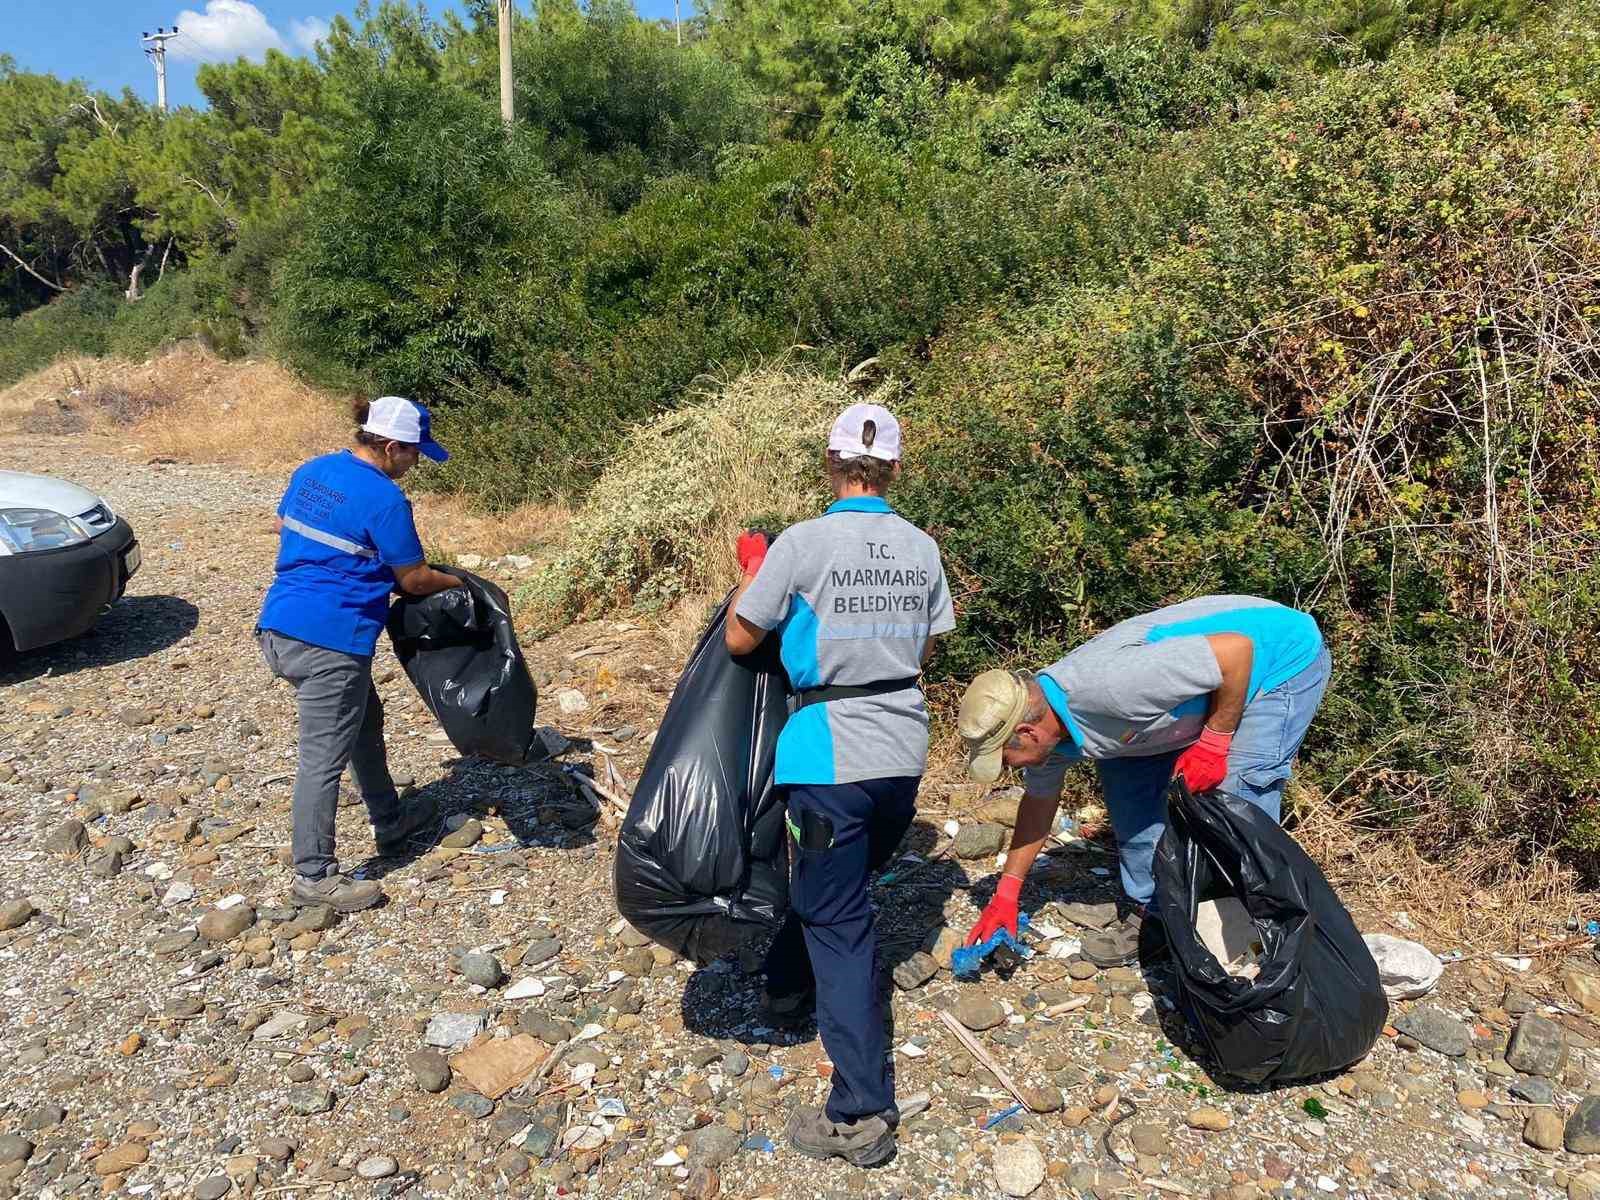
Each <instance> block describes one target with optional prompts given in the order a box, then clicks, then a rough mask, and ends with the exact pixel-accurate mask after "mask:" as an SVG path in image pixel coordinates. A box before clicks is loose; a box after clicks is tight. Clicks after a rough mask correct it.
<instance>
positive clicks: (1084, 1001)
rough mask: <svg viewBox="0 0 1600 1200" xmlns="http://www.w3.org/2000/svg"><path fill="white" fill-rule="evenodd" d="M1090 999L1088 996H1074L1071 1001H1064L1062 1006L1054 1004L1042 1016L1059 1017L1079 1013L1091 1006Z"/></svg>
mask: <svg viewBox="0 0 1600 1200" xmlns="http://www.w3.org/2000/svg"><path fill="white" fill-rule="evenodd" d="M1089 999H1090V998H1089V997H1088V996H1074V997H1073V998H1072V999H1071V1000H1063V1001H1062V1002H1061V1003H1060V1004H1052V1005H1051V1006H1050V1007H1049V1008H1047V1009H1045V1010H1044V1012H1043V1013H1041V1014H1040V1015H1041V1016H1045V1017H1059V1016H1061V1015H1062V1014H1063V1013H1069V1012H1077V1011H1078V1010H1079V1009H1080V1008H1087V1007H1088V1006H1089Z"/></svg>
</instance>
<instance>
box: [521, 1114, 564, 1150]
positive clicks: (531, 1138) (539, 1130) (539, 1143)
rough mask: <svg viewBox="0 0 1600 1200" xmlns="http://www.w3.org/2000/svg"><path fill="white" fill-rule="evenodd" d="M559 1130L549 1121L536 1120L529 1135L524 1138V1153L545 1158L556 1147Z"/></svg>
mask: <svg viewBox="0 0 1600 1200" xmlns="http://www.w3.org/2000/svg"><path fill="white" fill-rule="evenodd" d="M558 1132H559V1131H558V1130H557V1129H556V1128H555V1126H554V1125H553V1124H552V1123H551V1122H549V1121H535V1122H534V1123H533V1128H531V1129H529V1130H528V1136H527V1137H525V1138H523V1139H522V1150H523V1153H525V1154H527V1155H528V1156H529V1157H530V1158H536V1159H538V1158H543V1157H544V1156H545V1155H547V1154H549V1153H550V1151H551V1150H553V1149H555V1144H556V1137H557V1136H558Z"/></svg>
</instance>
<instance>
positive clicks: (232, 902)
mask: <svg viewBox="0 0 1600 1200" xmlns="http://www.w3.org/2000/svg"><path fill="white" fill-rule="evenodd" d="M243 903H244V896H243V895H241V894H240V893H239V892H235V893H233V895H231V896H224V897H223V898H222V899H221V900H218V901H217V907H218V908H237V907H238V906H239V905H241V904H243Z"/></svg>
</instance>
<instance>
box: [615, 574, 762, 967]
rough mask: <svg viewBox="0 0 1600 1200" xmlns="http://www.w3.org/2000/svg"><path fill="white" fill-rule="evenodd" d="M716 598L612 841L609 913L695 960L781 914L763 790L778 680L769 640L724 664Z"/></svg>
mask: <svg viewBox="0 0 1600 1200" xmlns="http://www.w3.org/2000/svg"><path fill="white" fill-rule="evenodd" d="M727 618H728V603H727V601H723V604H722V607H721V608H720V609H718V610H717V614H716V616H714V617H713V618H712V619H711V624H710V625H709V626H707V627H706V631H705V632H704V633H703V634H701V635H700V641H699V643H698V644H697V645H696V646H695V648H694V653H693V654H692V655H690V656H689V663H688V665H687V666H686V667H684V669H683V675H682V676H681V677H680V678H679V680H678V687H677V689H676V690H675V691H674V692H673V693H672V700H671V702H670V703H669V704H668V705H667V711H666V714H665V715H664V716H663V717H662V719H661V728H660V729H659V730H658V731H657V732H656V740H655V744H654V745H653V746H652V747H651V748H650V757H649V758H648V759H646V760H645V764H644V770H643V772H642V773H641V774H640V776H639V782H638V785H637V786H636V787H635V788H634V790H633V802H632V803H631V804H630V805H629V807H628V815H627V817H626V818H625V819H624V821H623V822H622V831H621V833H620V834H619V835H618V840H617V859H616V876H615V882H616V892H617V911H618V912H620V913H621V914H622V915H623V916H624V917H626V918H627V919H628V920H629V921H630V922H631V923H632V924H633V925H634V927H635V928H637V929H638V930H639V931H640V932H641V933H644V934H646V935H648V936H649V937H651V938H654V939H655V940H656V941H658V942H660V943H661V944H662V945H663V946H667V947H669V948H670V949H672V950H675V951H677V952H678V953H679V954H682V955H683V956H684V957H686V958H690V959H693V960H694V961H696V962H706V961H709V960H710V959H713V958H716V957H717V956H718V955H720V954H723V953H725V952H727V951H728V950H731V949H734V948H736V947H737V946H739V945H741V944H742V943H743V942H744V941H745V940H747V939H748V938H750V937H752V936H754V935H755V934H756V933H759V932H760V931H762V930H764V929H771V928H773V927H775V926H777V925H778V923H779V922H781V921H782V919H783V917H784V914H785V913H786V912H787V910H788V903H789V878H788V850H787V847H786V846H785V844H784V824H783V804H782V801H781V798H780V794H779V791H778V789H776V788H774V786H773V783H772V769H773V756H774V754H775V752H776V750H777V745H778V734H779V733H780V732H781V731H782V729H783V724H784V722H785V721H786V720H787V719H788V688H789V685H788V677H787V676H786V675H785V673H784V670H783V664H782V663H781V662H780V661H779V658H778V647H777V645H776V642H777V639H776V638H772V637H769V638H767V639H766V640H765V641H764V642H763V643H762V644H761V645H760V646H759V647H757V649H756V651H755V653H754V654H750V655H745V656H743V657H741V658H734V657H733V656H732V655H730V654H729V653H728V649H727V646H726V645H725V644H724V642H723V625H724V623H725V622H726V621H727Z"/></svg>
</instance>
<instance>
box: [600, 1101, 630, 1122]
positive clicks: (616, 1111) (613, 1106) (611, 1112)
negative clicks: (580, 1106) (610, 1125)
mask: <svg viewBox="0 0 1600 1200" xmlns="http://www.w3.org/2000/svg"><path fill="white" fill-rule="evenodd" d="M599 1100H600V1107H599V1108H597V1109H596V1110H595V1116H597V1117H606V1118H609V1119H611V1120H616V1119H618V1118H620V1117H625V1116H627V1115H628V1106H627V1105H625V1104H624V1103H623V1102H622V1100H621V1099H620V1098H619V1097H617V1096H601V1097H600V1098H599Z"/></svg>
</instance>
